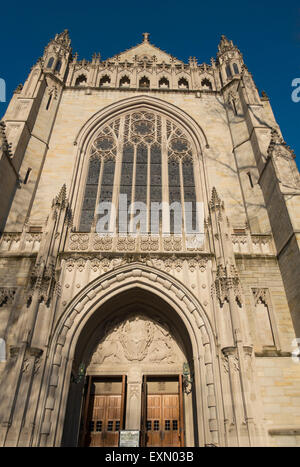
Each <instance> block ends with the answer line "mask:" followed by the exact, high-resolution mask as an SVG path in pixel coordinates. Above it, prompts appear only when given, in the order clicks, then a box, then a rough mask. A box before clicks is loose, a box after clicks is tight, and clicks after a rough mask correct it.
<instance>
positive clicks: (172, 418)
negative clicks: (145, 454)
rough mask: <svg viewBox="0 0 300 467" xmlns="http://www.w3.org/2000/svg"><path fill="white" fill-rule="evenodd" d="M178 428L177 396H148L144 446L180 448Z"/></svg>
mask: <svg viewBox="0 0 300 467" xmlns="http://www.w3.org/2000/svg"><path fill="white" fill-rule="evenodd" d="M179 428H180V424H179V395H178V394H157V395H152V394H151V395H148V396H147V422H146V429H147V436H146V445H147V446H149V447H150V446H153V447H154V446H156V447H171V446H180V438H179Z"/></svg>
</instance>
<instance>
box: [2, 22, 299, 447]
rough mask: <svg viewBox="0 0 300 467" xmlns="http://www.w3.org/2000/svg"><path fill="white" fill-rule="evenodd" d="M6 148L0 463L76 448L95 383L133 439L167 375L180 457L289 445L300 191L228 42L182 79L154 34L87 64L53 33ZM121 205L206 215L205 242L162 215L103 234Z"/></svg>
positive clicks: (295, 431) (289, 156)
mask: <svg viewBox="0 0 300 467" xmlns="http://www.w3.org/2000/svg"><path fill="white" fill-rule="evenodd" d="M0 130H1V131H0V138H1V149H0V150H1V153H0V155H1V160H0V164H1V166H0V169H1V173H0V175H1V182H2V183H1V187H0V190H1V207H0V209H1V229H2V233H1V239H0V265H1V267H0V317H1V319H0V338H1V341H0V342H1V362H0V371H1V373H0V378H1V390H0V414H1V417H0V422H1V424H0V445H1V446H61V445H66V446H76V445H79V444H80V443H81V441H80V440H81V439H82V430H88V428H87V427H86V426H83V425H84V424H85V423H86V419H85V420H83V417H84V412H85V408H86V407H87V406H88V405H87V404H88V403H87V402H86V400H87V396H85V394H86V391H87V389H86V385H87V383H86V382H87V381H91V378H92V377H96V376H97V377H101V376H102V377H103V378H109V377H111V376H118V375H119V376H121V377H122V378H123V379H122V381H123V383H124V381H125V382H126V383H125V385H124V384H123V383H122V384H123V389H124V391H123V399H124V398H125V399H124V400H125V402H124V404H123V415H124V417H123V418H124V421H120V420H119V425H120V423H121V426H123V427H125V428H126V429H138V430H142V432H143V430H145V426H146V425H145V413H144V414H143V400H144V399H143V397H145V395H143V381H144V380H145V376H146V378H148V380H149V381H150V380H151V377H155V376H158V375H159V376H160V377H164V376H165V377H166V378H168V377H175V376H176V377H177V376H181V379H179V381H181V383H180V384H181V388H183V390H182V389H180V391H181V397H182V400H181V405H180V411H181V415H180V416H181V421H180V426H181V433H180V436H179V441H180V444H181V445H185V446H194V445H195V446H211V445H213V446H260V445H265V446H300V364H299V363H298V360H297V357H296V356H295V355H293V351H294V352H295V354H297V352H296V351H295V349H296V348H297V346H296V343H295V338H297V336H300V318H299V317H300V310H299V303H300V287H299V284H300V277H299V274H300V253H299V241H300V237H299V232H300V201H299V200H300V197H299V195H300V178H299V173H298V170H297V167H296V164H295V161H294V154H293V152H292V150H291V149H290V148H289V147H288V146H287V145H286V143H285V142H284V140H283V138H282V136H281V133H280V129H279V127H278V125H277V123H276V121H275V119H274V116H273V113H272V109H271V106H270V102H269V99H268V97H267V96H266V94H265V93H263V94H262V96H261V95H260V94H259V93H258V91H257V88H256V86H255V83H254V81H253V78H252V76H251V74H250V72H249V71H248V69H247V67H246V65H245V63H244V61H243V57H242V54H241V53H240V51H239V50H238V48H237V47H236V46H235V45H234V44H233V43H232V41H230V40H228V39H227V38H226V37H224V36H222V38H221V41H220V44H219V46H218V52H217V57H216V59H211V63H210V64H201V65H200V64H198V63H197V60H196V59H195V58H190V60H189V63H188V64H185V63H183V62H182V61H180V60H177V59H176V58H174V57H173V56H170V55H169V54H167V53H166V52H164V51H162V50H160V49H159V48H157V47H155V46H154V45H152V44H151V43H150V41H149V35H148V34H147V33H145V34H144V38H143V41H142V42H141V43H140V44H138V45H137V46H136V47H133V48H132V49H130V50H127V51H125V52H123V53H120V54H119V55H116V56H114V57H112V58H110V59H107V60H103V61H102V60H101V59H100V55H94V56H93V59H92V61H90V62H88V61H86V60H81V61H78V58H77V54H75V55H72V51H71V46H70V38H69V35H68V32H67V31H64V32H63V33H61V34H58V35H57V36H56V37H55V38H54V39H53V40H52V41H51V42H50V43H49V44H48V46H47V47H46V48H45V51H44V54H43V57H42V58H41V59H39V60H38V62H37V63H36V64H35V65H34V66H33V67H32V69H31V72H30V74H29V76H28V79H27V81H26V82H25V84H24V86H22V85H20V86H18V88H17V90H16V91H15V93H14V95H13V97H12V100H11V102H10V104H9V106H8V109H7V112H6V114H5V116H4V118H3V121H2V122H1V129H0ZM122 190H124V192H125V193H126V194H127V195H129V197H130V200H133V199H135V200H139V201H144V202H145V203H146V204H147V206H149V202H150V201H151V200H154V201H170V202H172V201H176V200H177V201H183V200H184V199H185V200H191V201H192V203H193V202H195V201H198V202H202V203H203V207H204V232H203V239H204V240H203V243H201V244H197V243H193V242H190V241H188V238H187V235H186V232H185V231H184V229H183V232H182V234H180V235H178V234H175V233H170V234H169V235H165V232H164V227H163V225H164V222H165V219H167V217H166V212H163V215H162V217H163V220H162V224H160V227H159V231H158V232H156V234H155V235H153V234H152V232H150V231H149V230H147V231H146V232H141V231H138V233H137V234H136V235H129V234H128V235H124V233H123V235H121V234H120V233H118V232H115V234H114V235H112V236H111V235H107V236H99V235H98V233H97V232H96V225H97V209H96V206H97V203H98V202H99V200H100V199H101V200H107V201H108V200H111V199H112V200H113V201H114V202H115V201H116V200H117V196H118V193H119V192H121V191H122ZM147 209H148V208H147ZM166 222H167V224H166V225H167V227H168V221H166ZM167 230H168V229H167ZM163 382H164V381H161V383H163ZM167 382H168V381H167ZM153 384H154V383H153ZM170 384H171V383H170ZM125 386H126V387H125ZM149 387H150V386H149ZM146 410H147V409H146ZM147 416H148V415H147ZM147 416H146V418H147ZM143 417H144V418H143ZM169 418H170V417H169ZM171 418H172V417H171ZM173 418H174V417H173ZM148 422H149V421H148V420H147V423H148ZM101 423H102V422H101ZM101 423H100V421H99V423H98V424H97V430H98V432H100V431H101ZM176 423H177V422H176ZM176 426H177V425H176V424H174V423H173V428H174V427H175V428H176ZM147 427H148V425H147ZM147 427H146V428H147ZM166 427H167V424H166V426H165V428H166ZM175 428H174V430H175ZM114 429H117V428H116V427H115V428H114ZM148 429H149V427H148ZM166 429H170V426H169V428H166ZM142 434H144V432H143V433H142ZM99 436H100V435H99ZM93 439H96V438H93ZM99 439H100V438H99ZM145 439H147V438H146V437H145V436H144V442H146V441H145ZM153 439H154V438H153ZM96 444H97V441H96ZM154 445H155V442H154Z"/></svg>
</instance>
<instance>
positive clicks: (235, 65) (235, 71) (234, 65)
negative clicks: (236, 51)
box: [233, 63, 239, 75]
mask: <svg viewBox="0 0 300 467" xmlns="http://www.w3.org/2000/svg"><path fill="white" fill-rule="evenodd" d="M233 71H234V74H235V75H238V74H239V67H238V66H237V64H236V63H234V64H233Z"/></svg>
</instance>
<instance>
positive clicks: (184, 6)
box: [0, 0, 300, 165]
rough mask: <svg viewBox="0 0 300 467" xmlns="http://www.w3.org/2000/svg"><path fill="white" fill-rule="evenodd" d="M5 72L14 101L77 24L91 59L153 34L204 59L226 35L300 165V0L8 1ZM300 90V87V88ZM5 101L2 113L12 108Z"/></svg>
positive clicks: (76, 39) (160, 43)
mask: <svg viewBox="0 0 300 467" xmlns="http://www.w3.org/2000/svg"><path fill="white" fill-rule="evenodd" d="M1 17H2V21H1V36H2V44H1V50H0V56H1V62H0V63H1V67H0V78H3V79H4V80H5V81H6V86H7V101H9V100H10V98H11V96H12V92H13V91H14V89H15V88H16V87H17V85H18V84H19V83H24V81H25V79H26V77H27V75H28V73H29V71H30V68H31V66H32V65H33V64H34V63H35V61H36V60H37V58H38V57H40V56H41V55H42V54H43V49H44V47H45V46H46V45H47V43H48V42H49V40H50V39H52V38H53V37H54V36H55V34H56V33H58V32H61V31H63V30H64V29H69V32H70V36H71V39H72V48H73V52H76V51H77V52H78V54H79V59H82V58H86V59H87V60H90V59H91V57H92V54H93V53H94V52H100V53H101V57H102V59H105V58H108V57H110V56H112V55H115V54H116V53H119V52H122V51H123V50H125V49H127V48H130V47H132V46H134V45H136V44H137V43H139V42H140V41H141V40H142V33H143V32H149V33H150V42H152V43H153V44H154V45H156V46H157V47H160V48H161V49H163V50H166V51H167V52H169V53H170V54H172V55H174V56H176V57H177V58H179V59H181V60H184V61H187V60H188V57H189V56H195V57H197V59H198V62H199V63H203V62H206V63H210V57H215V56H216V53H217V45H218V43H219V39H220V36H221V34H225V35H226V36H227V37H228V38H229V39H232V40H233V42H234V43H235V44H236V45H237V46H238V47H239V49H240V50H241V52H242V53H243V55H244V60H245V63H246V65H247V66H248V68H249V70H250V72H251V73H252V74H253V77H254V80H255V82H256V85H257V86H258V88H259V90H260V91H261V90H264V91H266V93H267V95H268V96H269V98H270V100H271V105H272V108H273V111H274V114H275V117H276V120H277V122H278V123H279V125H280V127H281V131H282V133H283V136H284V138H285V140H286V142H287V143H288V145H289V146H291V147H292V149H294V150H295V153H296V155H297V162H298V165H300V141H299V132H300V131H299V126H300V125H299V124H300V118H299V116H300V102H299V103H294V102H293V101H292V99H291V94H292V90H293V88H292V86H291V83H292V81H293V80H294V79H295V78H300V59H299V55H300V54H299V52H300V3H299V1H289V2H287V3H286V4H285V3H283V2H271V1H264V2H263V3H261V2H260V1H258V0H252V1H247V0H244V1H241V0H239V1H231V2H229V1H228V2H224V1H218V0H216V1H214V2H212V1H207V0H206V1H205V2H203V1H202V2H201V1H199V0H198V1H195V0H190V1H178V0H166V1H163V0H162V1H158V0H151V1H148V2H147V1H146V0H143V1H137V0H133V1H132V0H126V1H124V0H123V1H120V0H115V1H114V2H113V1H109V0H106V1H103V0H98V1H94V0H90V1H89V2H86V3H85V2H82V1H81V2H78V3H77V2H74V1H73V2H68V1H60V2H58V1H57V0H52V2H44V3H42V2H30V1H27V2H23V3H18V4H16V3H15V2H3V3H2V5H1ZM299 96H300V92H299ZM6 105H7V104H5V103H0V115H1V116H2V115H3V113H4V112H5V109H6Z"/></svg>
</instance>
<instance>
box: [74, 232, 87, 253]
mask: <svg viewBox="0 0 300 467" xmlns="http://www.w3.org/2000/svg"><path fill="white" fill-rule="evenodd" d="M88 247H89V235H88V234H77V233H76V234H72V235H71V237H70V250H87V249H88Z"/></svg>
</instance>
